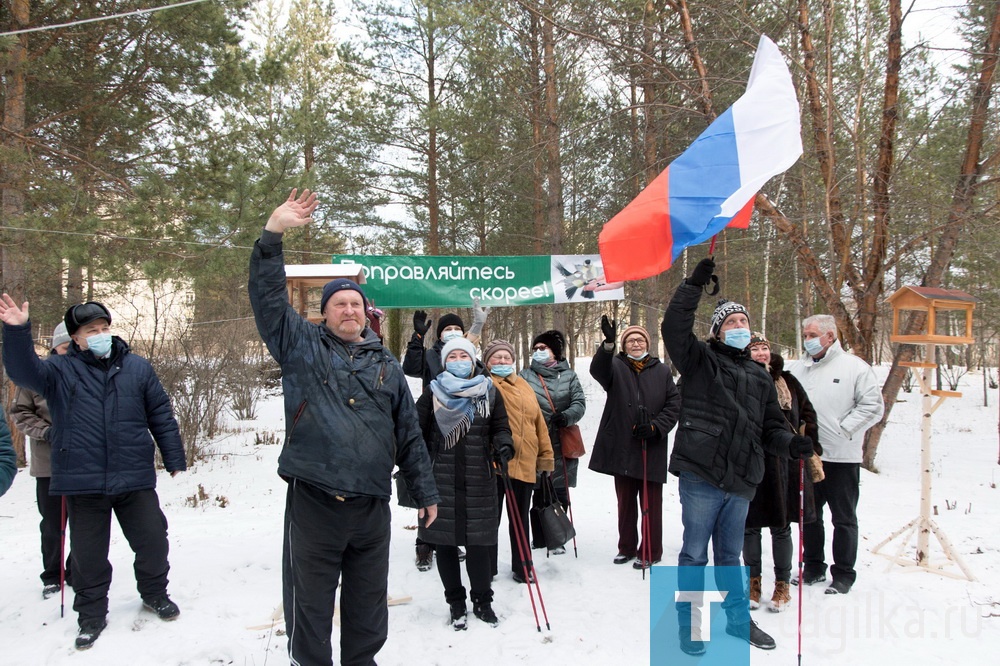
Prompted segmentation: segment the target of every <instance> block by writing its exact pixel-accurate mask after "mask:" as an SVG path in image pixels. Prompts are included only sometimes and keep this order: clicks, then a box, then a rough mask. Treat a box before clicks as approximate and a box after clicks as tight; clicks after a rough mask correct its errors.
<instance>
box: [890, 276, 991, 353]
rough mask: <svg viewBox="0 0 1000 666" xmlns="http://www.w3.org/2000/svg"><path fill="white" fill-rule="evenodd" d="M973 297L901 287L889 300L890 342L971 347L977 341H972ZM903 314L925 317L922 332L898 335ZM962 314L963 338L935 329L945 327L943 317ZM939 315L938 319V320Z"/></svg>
mask: <svg viewBox="0 0 1000 666" xmlns="http://www.w3.org/2000/svg"><path fill="white" fill-rule="evenodd" d="M977 300H978V299H977V298H976V297H975V296H971V295H969V294H967V293H965V292H964V291H959V290H958V289H937V288H935V287H901V288H900V289H898V290H897V291H896V293H894V294H893V295H892V296H890V297H889V303H891V304H892V335H891V336H890V337H889V341H890V342H902V343H905V344H916V345H924V344H928V343H930V344H935V345H971V344H973V343H974V342H975V341H976V339H975V338H973V337H972V311H973V310H975V309H976V301H977ZM906 310H915V311H918V312H926V313H927V322H926V324H925V325H924V330H923V331H921V332H920V333H917V334H916V335H901V334H900V332H899V320H900V314H901V313H902V312H904V311H906ZM948 312H962V313H964V314H965V321H964V325H963V326H961V329H962V334H961V335H956V334H952V333H950V332H949V331H944V332H939V331H938V328H939V327H941V326H943V325H946V324H947V323H948V321H949V316H948V315H947V314H944V313H948ZM939 315H941V316H939Z"/></svg>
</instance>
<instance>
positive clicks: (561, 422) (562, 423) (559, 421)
mask: <svg viewBox="0 0 1000 666" xmlns="http://www.w3.org/2000/svg"><path fill="white" fill-rule="evenodd" d="M552 425H554V426H555V427H557V428H565V427H566V426H567V425H569V421H567V420H566V415H565V414H563V413H562V412H556V413H555V414H553V415H552Z"/></svg>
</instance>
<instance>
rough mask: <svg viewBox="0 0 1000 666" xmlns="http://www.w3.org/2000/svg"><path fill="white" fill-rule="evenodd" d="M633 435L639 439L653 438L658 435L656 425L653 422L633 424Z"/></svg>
mask: <svg viewBox="0 0 1000 666" xmlns="http://www.w3.org/2000/svg"><path fill="white" fill-rule="evenodd" d="M632 435H633V436H635V437H636V438H637V439H653V438H654V437H656V427H655V426H654V425H653V424H652V423H640V424H639V425H634V426H632Z"/></svg>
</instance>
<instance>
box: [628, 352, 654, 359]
mask: <svg viewBox="0 0 1000 666" xmlns="http://www.w3.org/2000/svg"><path fill="white" fill-rule="evenodd" d="M647 356H649V352H642V353H641V354H639V355H638V356H633V355H632V354H629V355H628V357H629V358H630V359H632V360H633V361H641V360H642V359H644V358H646V357H647Z"/></svg>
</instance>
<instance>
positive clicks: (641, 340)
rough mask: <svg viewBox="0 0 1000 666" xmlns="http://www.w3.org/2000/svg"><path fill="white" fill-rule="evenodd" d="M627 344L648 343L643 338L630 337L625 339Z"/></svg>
mask: <svg viewBox="0 0 1000 666" xmlns="http://www.w3.org/2000/svg"><path fill="white" fill-rule="evenodd" d="M625 344H627V345H631V346H633V347H634V346H636V345H644V344H646V341H645V340H643V339H642V338H629V339H628V340H626V341H625Z"/></svg>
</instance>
